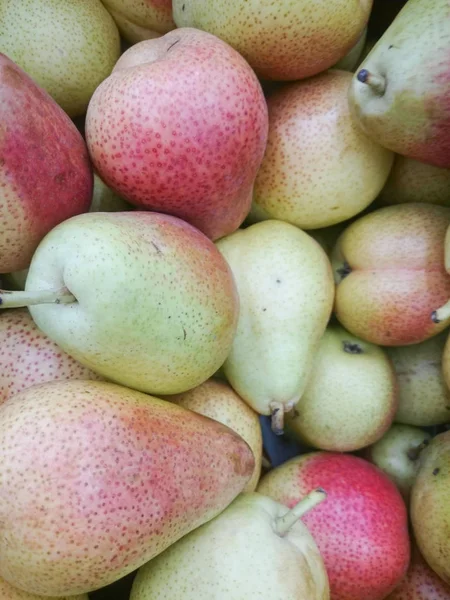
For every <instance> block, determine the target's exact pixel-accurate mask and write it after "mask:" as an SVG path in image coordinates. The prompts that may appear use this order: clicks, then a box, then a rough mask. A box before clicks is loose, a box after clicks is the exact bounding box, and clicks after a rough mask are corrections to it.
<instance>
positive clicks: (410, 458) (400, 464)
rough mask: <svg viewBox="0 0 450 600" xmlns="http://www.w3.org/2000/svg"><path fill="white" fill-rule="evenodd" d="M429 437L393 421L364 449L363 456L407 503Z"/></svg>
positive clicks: (417, 429) (422, 432)
mask: <svg viewBox="0 0 450 600" xmlns="http://www.w3.org/2000/svg"><path fill="white" fill-rule="evenodd" d="M430 439H431V435H430V434H429V433H428V432H427V431H424V430H423V429H419V427H412V426H411V425H400V424H397V423H394V424H393V425H392V427H391V428H390V429H389V431H387V432H386V433H385V434H384V435H383V437H382V438H381V439H380V440H378V441H377V442H375V444H373V445H372V446H369V447H368V448H366V449H364V450H363V452H362V456H363V458H365V459H366V460H370V462H372V463H373V464H375V465H376V466H377V467H378V468H380V469H381V470H382V471H384V472H385V473H386V475H387V476H388V477H389V478H390V479H392V481H393V482H394V483H395V484H396V486H397V487H398V489H399V490H400V492H401V494H402V496H403V497H404V498H405V501H406V502H407V503H409V495H410V491H411V487H412V485H413V483H414V481H415V479H416V476H417V472H418V470H419V465H420V462H419V456H420V452H421V451H422V449H423V448H425V447H426V446H427V445H428V443H429V441H430Z"/></svg>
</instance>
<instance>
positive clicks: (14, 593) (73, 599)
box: [0, 577, 89, 600]
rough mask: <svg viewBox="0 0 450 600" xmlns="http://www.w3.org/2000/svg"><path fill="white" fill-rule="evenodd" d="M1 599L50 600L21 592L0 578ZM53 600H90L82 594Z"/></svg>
mask: <svg viewBox="0 0 450 600" xmlns="http://www.w3.org/2000/svg"><path fill="white" fill-rule="evenodd" d="M0 598H1V599H2V600H49V598H48V597H44V596H36V595H35V594H29V593H28V592H24V591H23V590H19V589H17V588H15V587H13V586H12V585H10V584H9V583H8V582H7V581H5V580H4V579H2V578H1V577H0ZM52 600H89V597H88V595H87V594H81V595H76V596H64V597H62V596H58V597H57V598H56V597H53V599H52Z"/></svg>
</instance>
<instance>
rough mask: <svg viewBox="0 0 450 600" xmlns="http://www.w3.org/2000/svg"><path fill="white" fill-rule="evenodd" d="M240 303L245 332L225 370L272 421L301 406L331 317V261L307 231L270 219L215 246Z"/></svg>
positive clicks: (240, 329) (276, 425)
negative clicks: (301, 399) (225, 266)
mask: <svg viewBox="0 0 450 600" xmlns="http://www.w3.org/2000/svg"><path fill="white" fill-rule="evenodd" d="M216 246H217V248H218V249H219V250H220V252H221V253H222V255H223V256H224V257H225V259H226V261H227V262H228V264H229V266H230V268H231V270H232V272H233V276H234V280H235V282H236V286H237V290H238V294H239V298H240V314H239V319H238V326H237V331H236V335H235V337H234V341H233V344H232V347H231V350H230V352H229V354H228V356H227V358H226V360H225V363H224V365H223V371H224V373H225V376H226V378H227V380H228V382H229V383H230V385H231V386H232V387H233V388H234V389H235V390H236V392H237V393H238V394H239V396H240V397H241V398H243V400H245V401H246V402H247V403H248V404H249V405H250V406H251V407H252V408H253V409H254V410H256V411H257V412H258V413H260V414H263V415H270V414H272V415H273V429H274V431H275V432H276V433H278V434H280V433H282V431H283V426H282V421H283V414H284V412H288V411H289V410H291V409H292V408H293V406H294V404H295V403H296V402H297V401H298V400H299V398H300V397H301V395H302V394H303V392H304V389H305V387H306V383H307V379H308V377H309V374H310V372H311V369H312V364H313V357H314V354H315V352H316V349H317V346H318V344H319V341H320V338H321V337H322V334H323V332H324V330H325V327H326V325H327V323H328V320H329V318H330V315H331V310H332V305H333V298H334V285H333V279H332V272H331V267H330V263H329V260H328V258H327V256H326V254H325V252H324V250H323V249H322V248H321V247H320V245H319V244H318V243H317V242H316V241H315V240H314V239H313V238H312V237H310V236H309V235H308V234H307V233H305V232H303V231H301V230H300V229H298V228H297V227H294V226H293V225H290V224H289V223H284V222H282V221H276V220H268V221H264V222H262V223H256V224H255V225H251V226H250V227H248V228H247V229H241V230H238V231H236V232H235V233H233V234H231V235H230V236H227V237H224V238H222V239H221V240H219V241H218V242H216Z"/></svg>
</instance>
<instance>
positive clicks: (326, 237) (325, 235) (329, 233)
mask: <svg viewBox="0 0 450 600" xmlns="http://www.w3.org/2000/svg"><path fill="white" fill-rule="evenodd" d="M348 225H349V222H348V221H343V222H342V223H336V225H330V227H323V228H321V229H309V230H308V231H307V232H306V233H308V234H309V235H310V236H311V237H312V238H314V239H315V240H316V242H319V244H320V245H321V246H322V248H323V249H324V250H325V252H326V253H327V256H328V257H330V258H331V252H332V250H333V248H334V246H335V245H336V242H337V240H338V238H339V236H340V235H341V233H342V232H343V231H344V229H345V228H346V227H347V226H348Z"/></svg>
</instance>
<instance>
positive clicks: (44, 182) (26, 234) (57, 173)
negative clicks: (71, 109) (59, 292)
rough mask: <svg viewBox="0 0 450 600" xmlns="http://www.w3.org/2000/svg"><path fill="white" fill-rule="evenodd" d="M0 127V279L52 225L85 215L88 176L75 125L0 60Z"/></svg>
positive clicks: (22, 262) (23, 261) (24, 263)
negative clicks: (83, 213) (0, 274)
mask: <svg viewBox="0 0 450 600" xmlns="http://www.w3.org/2000/svg"><path fill="white" fill-rule="evenodd" d="M2 7H3V4H1V6H0V14H1V10H2ZM0 20H1V18H0ZM0 35H1V34H0ZM0 123H1V130H0V232H1V233H0V273H8V272H10V271H19V270H22V269H25V268H26V267H28V265H29V263H30V260H31V257H32V256H33V253H34V251H35V249H36V247H37V245H38V244H39V242H40V241H41V239H42V238H43V237H44V236H45V234H46V233H47V232H48V231H50V229H52V228H53V227H54V226H55V225H57V224H58V223H60V222H61V221H64V220H65V219H68V218H69V217H72V216H73V215H76V214H79V213H82V212H85V211H87V210H88V209H89V205H90V202H91V198H92V186H93V175H92V169H91V165H90V162H89V156H88V152H87V149H86V145H85V143H84V141H83V138H82V137H81V135H80V133H79V132H78V130H77V129H76V127H75V125H74V124H73V123H72V122H71V120H70V119H69V117H68V116H67V115H66V114H65V113H64V112H63V110H62V109H61V108H60V107H59V106H58V105H57V104H56V102H54V101H53V100H52V98H50V96H49V95H48V94H47V93H46V92H45V91H44V90H43V89H41V88H40V87H38V86H37V85H36V84H35V83H34V82H33V81H32V80H31V79H30V77H29V76H28V75H27V74H26V73H25V72H24V71H23V70H22V69H21V68H20V67H18V66H17V65H16V64H15V63H14V62H12V61H11V60H10V59H9V58H8V57H7V56H5V55H3V54H0Z"/></svg>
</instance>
